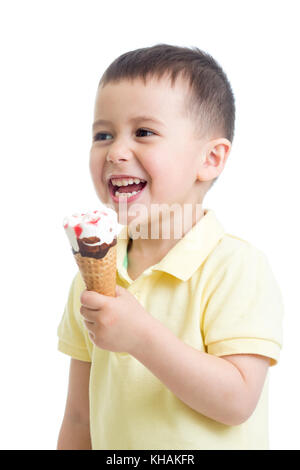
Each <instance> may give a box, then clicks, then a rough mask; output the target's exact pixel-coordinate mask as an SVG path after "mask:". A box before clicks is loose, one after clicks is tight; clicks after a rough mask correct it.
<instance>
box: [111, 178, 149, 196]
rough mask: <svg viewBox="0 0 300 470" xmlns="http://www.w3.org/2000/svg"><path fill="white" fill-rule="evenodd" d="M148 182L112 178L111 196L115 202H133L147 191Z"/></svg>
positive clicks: (138, 179)
mask: <svg viewBox="0 0 300 470" xmlns="http://www.w3.org/2000/svg"><path fill="white" fill-rule="evenodd" d="M146 185H147V181H145V180H142V179H140V178H110V179H109V182H108V187H109V192H110V195H111V197H112V199H113V201H115V202H120V200H126V201H127V202H132V201H134V200H135V199H137V198H138V197H139V196H140V194H141V193H142V191H143V190H144V189H145V187H146Z"/></svg>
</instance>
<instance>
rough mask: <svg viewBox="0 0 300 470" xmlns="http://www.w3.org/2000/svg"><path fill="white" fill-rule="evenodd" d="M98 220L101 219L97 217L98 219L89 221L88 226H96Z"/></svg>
mask: <svg viewBox="0 0 300 470" xmlns="http://www.w3.org/2000/svg"><path fill="white" fill-rule="evenodd" d="M100 219H101V217H98V219H94V220H90V221H89V222H88V223H89V224H96V223H97V222H99V220H100Z"/></svg>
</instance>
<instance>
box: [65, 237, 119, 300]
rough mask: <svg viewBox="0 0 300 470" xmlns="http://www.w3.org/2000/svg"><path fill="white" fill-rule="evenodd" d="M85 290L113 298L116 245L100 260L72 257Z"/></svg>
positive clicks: (114, 291) (114, 293)
mask: <svg viewBox="0 0 300 470" xmlns="http://www.w3.org/2000/svg"><path fill="white" fill-rule="evenodd" d="M74 257H75V259H76V263H77V264H78V267H79V270H80V273H81V275H82V278H83V280H84V283H85V285H86V288H87V290H92V291H95V292H98V293H99V294H103V295H109V296H112V297H115V295H116V269H117V266H116V265H117V245H114V246H112V247H111V248H110V249H109V250H108V252H107V254H106V255H105V256H104V257H103V258H100V259H96V258H90V257H88V256H81V254H80V253H76V254H75V255H74Z"/></svg>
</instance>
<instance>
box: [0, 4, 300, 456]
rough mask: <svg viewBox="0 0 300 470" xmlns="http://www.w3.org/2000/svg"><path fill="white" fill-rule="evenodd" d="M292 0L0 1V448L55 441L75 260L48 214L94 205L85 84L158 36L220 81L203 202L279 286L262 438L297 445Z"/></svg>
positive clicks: (89, 98)
mask: <svg viewBox="0 0 300 470" xmlns="http://www.w3.org/2000/svg"><path fill="white" fill-rule="evenodd" d="M298 4H299V2H298V1H297V0H295V1H292V0H285V1H275V0H270V1H269V0H259V1H254V0H251V1H240V0H236V1H233V0H232V1H229V0H226V2H225V1H223V0H221V1H216V0H210V1H209V2H208V1H207V0H206V1H200V0H198V1H193V0H186V1H184V2H178V1H176V0H163V1H162V0H159V1H154V0H152V1H149V2H141V1H136V0H132V1H131V0H127V1H126V2H124V1H113V0H110V1H109V2H102V1H100V0H99V1H91V0H85V1H76V0H59V1H55V0H51V1H40V0H37V1H32V0H31V1H30V0H27V1H26V2H25V1H22V0H20V1H16V0H7V1H1V6H0V45H1V59H0V60H1V75H0V79H1V87H0V113H1V116H0V129H1V131H0V132H1V139H0V146H1V184H0V188H1V210H2V226H1V268H2V269H1V271H2V276H3V277H2V282H1V286H2V290H1V333H0V347H1V369H0V370H1V372H0V376H1V389H0V390H1V401H0V406H1V409H0V413H1V417H0V419H1V430H0V433H1V436H0V437H1V439H0V448H1V449H54V448H55V447H56V441H57V435H58V432H59V427H60V424H61V419H62V415H63V411H64V406H65V397H66V391H67V380H68V366H69V358H68V357H67V356H65V355H63V354H61V353H59V352H57V349H56V348H57V338H56V329H57V326H58V323H59V321H60V318H61V315H62V311H63V307H64V304H65V302H66V298H67V294H68V289H69V285H70V282H71V279H72V277H73V275H74V274H75V272H76V266H75V262H74V260H73V258H72V255H71V252H70V248H69V245H68V241H67V239H66V237H65V234H64V233H63V229H62V219H63V217H64V216H65V215H66V214H69V213H72V212H74V211H77V210H79V211H81V210H88V209H91V208H97V197H96V195H95V193H94V189H93V186H92V183H91V180H90V175H89V170H88V158H89V148H90V144H91V124H92V118H93V105H94V97H95V93H96V88H97V85H98V81H99V79H100V76H101V75H102V73H103V72H104V70H105V68H106V67H107V66H108V65H109V64H110V63H111V62H112V61H113V60H114V59H115V58H116V57H117V56H119V55H120V54H122V53H124V52H126V51H128V50H132V49H137V48H139V47H146V46H151V45H154V44H157V43H162V42H165V43H170V44H174V45H179V46H196V47H199V48H200V49H203V50H205V51H207V52H209V53H210V54H212V55H213V56H214V57H215V59H216V60H217V61H218V62H219V63H220V64H221V66H222V67H223V68H224V70H225V72H226V73H227V75H228V77H229V80H230V82H231V84H232V87H233V90H234V93H235V97H236V106H237V121H236V137H235V140H234V144H233V149H232V153H231V155H230V157H229V160H228V163H227V166H226V168H225V170H224V172H223V174H222V175H221V177H220V178H219V180H218V182H217V183H216V185H215V186H214V187H213V189H212V190H211V192H210V193H209V194H208V196H207V198H206V200H205V204H204V207H208V208H211V209H213V210H215V212H216V215H217V216H218V218H219V220H220V221H221V222H222V223H223V225H224V226H225V228H226V230H227V232H230V233H232V234H235V235H237V236H240V237H242V238H244V239H246V240H248V241H250V242H251V243H253V244H254V245H255V246H256V247H258V248H259V249H261V250H263V251H264V252H265V253H266V254H267V256H268V258H269V262H270V264H271V266H272V269H273V272H274V275H275V277H276V279H277V281H278V283H279V285H280V287H281V290H282V293H283V297H284V303H285V319H284V347H283V350H282V354H281V358H280V362H279V364H278V365H277V366H276V367H274V368H273V369H272V370H271V371H270V385H271V386H270V389H271V390H270V447H271V449H299V448H300V445H299V444H300V443H299V440H300V438H299V431H298V423H299V417H300V416H299V411H300V407H299V392H300V390H299V383H300V380H299V376H300V374H299V360H298V355H299V348H298V344H299V328H300V321H299V316H300V309H299V291H300V285H299V281H300V280H299V261H300V259H299V222H298V218H299V210H298V207H299V206H298V202H299V196H300V194H299V177H298V173H299V158H300V155H299V142H298V136H299V113H298V109H299V90H298V88H299V83H300V74H299V51H298V49H297V44H298V43H299V40H300V37H299V27H298V15H297V7H298Z"/></svg>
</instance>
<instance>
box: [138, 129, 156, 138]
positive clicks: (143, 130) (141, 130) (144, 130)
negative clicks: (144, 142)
mask: <svg viewBox="0 0 300 470" xmlns="http://www.w3.org/2000/svg"><path fill="white" fill-rule="evenodd" d="M140 132H149V133H150V134H153V135H154V132H152V131H148V130H147V129H138V130H137V131H136V133H137V137H148V136H143V135H138V134H139V133H140Z"/></svg>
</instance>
